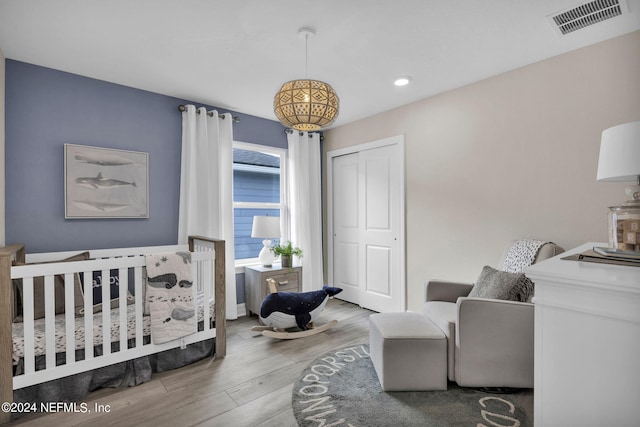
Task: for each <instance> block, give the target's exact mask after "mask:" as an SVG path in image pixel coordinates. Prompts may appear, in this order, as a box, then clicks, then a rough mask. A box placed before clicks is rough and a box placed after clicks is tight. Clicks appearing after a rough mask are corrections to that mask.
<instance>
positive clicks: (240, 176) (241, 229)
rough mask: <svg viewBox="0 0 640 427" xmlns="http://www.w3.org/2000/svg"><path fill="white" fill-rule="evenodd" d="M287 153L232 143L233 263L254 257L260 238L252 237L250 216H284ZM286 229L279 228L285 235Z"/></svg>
mask: <svg viewBox="0 0 640 427" xmlns="http://www.w3.org/2000/svg"><path fill="white" fill-rule="evenodd" d="M286 153H287V151H286V150H284V149H281V148H274V147H268V146H262V145H255V144H247V143H242V142H235V143H234V146H233V219H234V240H235V258H236V264H245V263H247V262H248V261H250V260H254V259H255V260H256V261H257V258H258V253H259V252H260V249H262V239H257V238H252V237H251V228H252V226H253V217H254V216H256V215H270V216H277V217H281V218H285V223H286V214H287V209H286V204H285V201H286V200H287V198H286V188H287V186H286ZM287 234H288V233H287V230H286V229H284V230H282V235H283V236H286V235H287Z"/></svg>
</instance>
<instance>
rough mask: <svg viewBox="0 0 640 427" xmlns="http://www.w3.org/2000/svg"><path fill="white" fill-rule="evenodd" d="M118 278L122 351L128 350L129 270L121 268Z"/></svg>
mask: <svg viewBox="0 0 640 427" xmlns="http://www.w3.org/2000/svg"><path fill="white" fill-rule="evenodd" d="M118 277H119V281H120V288H119V289H118V295H120V305H119V307H120V351H124V350H126V349H127V338H128V337H127V303H128V301H127V296H128V294H129V293H128V292H127V291H128V289H129V274H128V269H126V268H121V269H120V270H118Z"/></svg>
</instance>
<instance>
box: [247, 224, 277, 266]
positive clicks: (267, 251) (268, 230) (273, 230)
mask: <svg viewBox="0 0 640 427" xmlns="http://www.w3.org/2000/svg"><path fill="white" fill-rule="evenodd" d="M251 237H258V238H262V239H264V240H263V241H262V245H263V246H262V249H261V250H260V254H259V255H258V259H259V260H260V262H261V263H262V266H263V267H271V265H272V264H273V260H274V259H275V254H274V253H273V252H272V251H271V240H269V239H273V238H276V237H278V238H279V237H280V217H277V216H254V217H253V227H252V228H251Z"/></svg>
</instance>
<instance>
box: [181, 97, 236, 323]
mask: <svg viewBox="0 0 640 427" xmlns="http://www.w3.org/2000/svg"><path fill="white" fill-rule="evenodd" d="M210 114H211V116H210V115H208V114H207V110H206V109H205V108H200V109H198V110H197V111H196V108H195V106H193V105H187V106H186V111H184V112H183V113H182V164H181V175H180V211H179V217H178V243H179V244H186V243H187V237H188V236H190V235H201V236H207V237H214V238H219V239H224V240H225V242H226V243H225V249H226V250H225V252H226V253H225V257H226V271H225V273H226V289H227V292H226V297H227V298H226V299H227V304H226V308H227V319H237V318H238V311H237V302H236V273H235V259H234V242H233V127H232V121H233V120H232V117H231V115H230V114H225V115H222V116H219V115H218V112H217V111H213V112H212V113H210ZM223 116H224V119H223V118H222V117H223Z"/></svg>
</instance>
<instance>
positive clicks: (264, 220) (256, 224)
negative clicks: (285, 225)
mask: <svg viewBox="0 0 640 427" xmlns="http://www.w3.org/2000/svg"><path fill="white" fill-rule="evenodd" d="M251 237H259V238H262V239H271V238H276V237H280V217H277V216H254V217H253V227H252V228H251Z"/></svg>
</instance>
